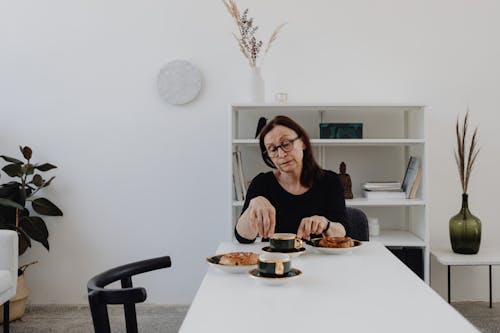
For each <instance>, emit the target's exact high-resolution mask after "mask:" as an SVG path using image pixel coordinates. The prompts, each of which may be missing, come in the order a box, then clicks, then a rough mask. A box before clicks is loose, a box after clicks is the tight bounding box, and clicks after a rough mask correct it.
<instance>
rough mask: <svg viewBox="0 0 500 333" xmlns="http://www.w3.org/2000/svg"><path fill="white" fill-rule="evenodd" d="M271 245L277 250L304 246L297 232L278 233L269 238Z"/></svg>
mask: <svg viewBox="0 0 500 333" xmlns="http://www.w3.org/2000/svg"><path fill="white" fill-rule="evenodd" d="M269 245H270V246H271V248H273V249H275V250H296V249H300V248H301V247H302V241H301V240H300V239H298V238H297V235H296V234H289V233H277V234H274V235H273V237H272V238H271V239H270V240H269Z"/></svg>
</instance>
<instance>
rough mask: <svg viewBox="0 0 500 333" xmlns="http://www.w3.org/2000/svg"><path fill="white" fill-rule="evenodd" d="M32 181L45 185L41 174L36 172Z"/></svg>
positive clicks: (38, 184)
mask: <svg viewBox="0 0 500 333" xmlns="http://www.w3.org/2000/svg"><path fill="white" fill-rule="evenodd" d="M31 183H33V184H35V186H38V187H40V186H42V185H43V178H42V176H40V175H39V174H36V175H34V176H33V179H32V180H31Z"/></svg>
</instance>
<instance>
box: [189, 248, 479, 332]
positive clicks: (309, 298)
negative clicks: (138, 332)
mask: <svg viewBox="0 0 500 333" xmlns="http://www.w3.org/2000/svg"><path fill="white" fill-rule="evenodd" d="M263 246H264V245H263V244H255V245H241V244H234V243H222V244H221V245H220V246H219V248H218V250H217V253H225V252H230V251H235V250H238V251H255V252H260V249H261V248H262V247H263ZM292 266H293V267H295V268H298V269H300V270H302V272H303V275H302V276H300V277H299V278H297V279H295V280H292V281H290V282H289V283H287V284H285V285H280V286H267V285H263V284H262V283H261V282H260V281H257V280H255V279H252V278H251V277H249V276H248V275H246V274H241V275H234V274H226V273H223V272H220V271H218V270H217V269H216V268H214V267H210V268H209V269H208V272H207V274H206V276H205V278H204V280H203V282H202V283H201V286H200V289H199V290H198V293H197V294H196V297H195V299H194V300H193V303H192V304H191V307H190V309H189V311H188V313H187V315H186V318H185V319H184V322H183V324H182V326H181V329H180V332H181V333H191V332H196V333H198V332H217V333H223V332H231V333H232V332H242V333H243V332H251V333H255V332H287V333H292V332H301V333H303V332H310V331H311V329H313V328H314V329H315V330H319V331H322V330H323V328H326V330H325V332H353V331H354V332H418V333H422V332H454V333H456V332H478V331H477V329H476V328H475V327H474V326H473V325H472V324H471V323H469V322H468V321H467V320H466V319H465V318H464V317H462V316H461V315H460V314H459V313H458V312H457V311H456V310H455V309H454V308H453V307H451V306H450V305H449V304H447V303H446V302H445V301H444V300H443V299H442V298H441V297H440V296H439V295H438V294H436V293H435V292H434V291H433V290H432V289H431V288H430V287H429V286H428V285H426V284H425V283H424V282H423V281H422V280H420V279H419V278H418V277H417V276H416V275H415V274H414V273H413V272H412V271H411V270H410V269H408V268H407V267H406V266H405V265H404V264H403V263H401V262H400V261H399V260H398V259H397V258H396V257H395V256H394V255H392V254H391V253H390V252H389V251H388V250H387V249H386V248H385V247H384V246H383V245H382V244H381V243H378V242H365V243H364V244H363V246H362V247H361V248H359V249H357V250H355V251H354V252H353V253H352V254H350V255H322V254H316V253H313V251H310V250H309V249H308V251H307V252H306V253H305V254H304V255H302V256H300V257H298V258H295V259H293V265H292ZM320 328H321V329H320Z"/></svg>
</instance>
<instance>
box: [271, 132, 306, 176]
mask: <svg viewBox="0 0 500 333" xmlns="http://www.w3.org/2000/svg"><path fill="white" fill-rule="evenodd" d="M264 146H265V147H266V150H267V154H268V156H269V157H270V158H271V160H272V161H273V163H274V165H275V166H276V168H278V170H279V171H281V172H285V173H292V172H297V173H300V172H301V171H302V159H303V158H304V149H305V145H304V143H303V142H302V140H301V139H300V138H298V135H297V133H295V131H294V130H292V129H290V128H288V127H285V126H281V125H278V126H275V127H274V128H273V129H272V130H271V131H270V132H269V133H267V134H266V136H265V137H264ZM277 147H278V149H277V150H276V148H277ZM282 147H285V149H284V148H282ZM286 150H289V151H286Z"/></svg>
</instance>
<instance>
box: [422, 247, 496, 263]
mask: <svg viewBox="0 0 500 333" xmlns="http://www.w3.org/2000/svg"><path fill="white" fill-rule="evenodd" d="M431 253H432V254H433V255H434V256H435V257H436V259H437V261H439V262H440V263H441V264H442V265H449V266H475V265H500V248H491V247H490V248H483V247H481V248H480V249H479V252H478V253H477V254H459V253H455V252H453V251H452V249H451V248H445V247H441V248H433V249H431Z"/></svg>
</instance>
